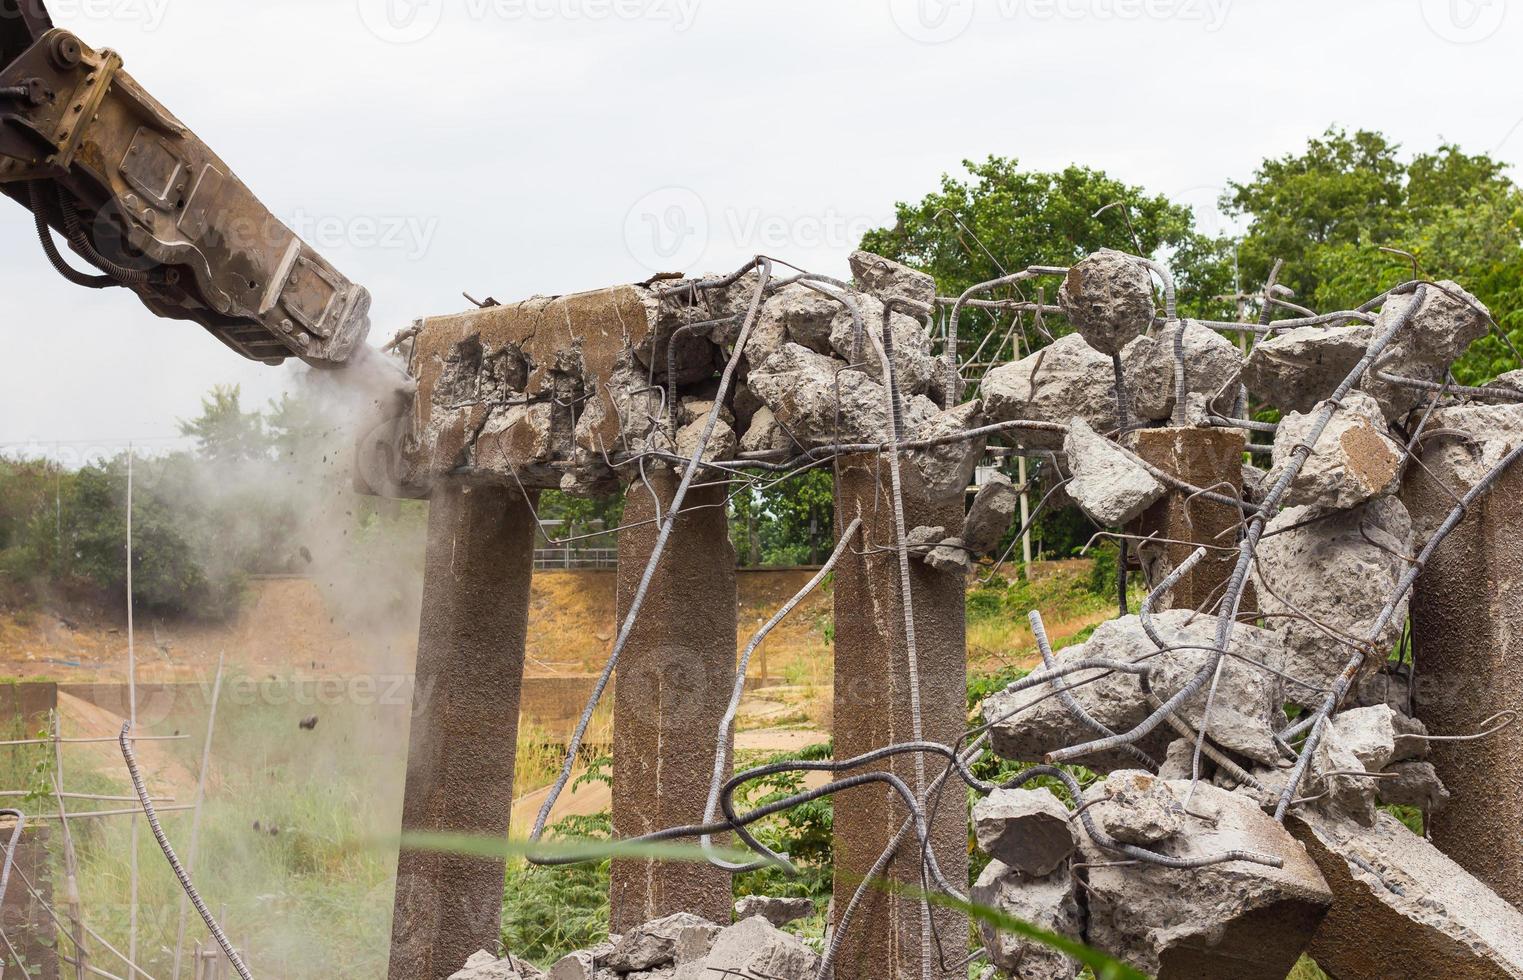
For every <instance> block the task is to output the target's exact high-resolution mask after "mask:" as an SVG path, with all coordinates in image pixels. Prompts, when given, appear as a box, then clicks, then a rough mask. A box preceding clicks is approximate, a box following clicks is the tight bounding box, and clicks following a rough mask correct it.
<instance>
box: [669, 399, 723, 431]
mask: <svg viewBox="0 0 1523 980" xmlns="http://www.w3.org/2000/svg"><path fill="white" fill-rule="evenodd" d="M712 411H714V400H713V399H712V398H684V399H682V401H681V405H680V406H679V407H678V410H677V424H678V425H692V424H693V423H694V422H703V421H706V420H707V419H708V417H709V413H710V412H712ZM719 421H721V422H723V423H724V424H725V425H728V426H729V427H730V428H732V429H733V428H735V413H734V412H732V411H730V408H729V406H728V405H722V406H720V408H719Z"/></svg>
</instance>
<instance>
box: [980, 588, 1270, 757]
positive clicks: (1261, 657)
mask: <svg viewBox="0 0 1523 980" xmlns="http://www.w3.org/2000/svg"><path fill="white" fill-rule="evenodd" d="M1153 622H1154V626H1155V628H1156V629H1157V630H1158V633H1159V635H1160V636H1161V637H1162V638H1163V640H1164V642H1165V643H1166V644H1168V646H1169V647H1171V648H1172V647H1190V648H1198V647H1210V646H1213V645H1214V643H1215V638H1216V627H1217V619H1216V617H1214V616H1206V615H1197V614H1193V613H1191V612H1189V611H1188V610H1182V609H1181V610H1171V611H1169V612H1165V613H1162V614H1160V615H1158V616H1155V617H1154V620H1153ZM1230 643H1231V644H1232V649H1233V650H1234V651H1235V652H1238V653H1240V654H1242V655H1243V656H1244V657H1247V658H1251V659H1253V660H1258V661H1262V662H1267V663H1275V662H1277V660H1278V659H1279V658H1281V657H1283V656H1284V649H1285V648H1284V642H1283V641H1282V640H1281V639H1280V637H1279V636H1278V635H1276V634H1274V633H1271V632H1270V631H1268V630H1262V629H1258V628H1256V627H1253V626H1248V625H1245V624H1239V625H1237V626H1235V627H1234V628H1233V632H1232V638H1231V640H1230ZM1209 656H1210V655H1209V653H1208V652H1207V651H1206V650H1202V649H1171V650H1170V651H1169V652H1168V653H1162V654H1160V653H1159V652H1158V648H1157V647H1156V646H1154V644H1153V642H1152V640H1150V639H1149V638H1148V636H1147V634H1146V633H1145V632H1143V629H1142V623H1141V620H1140V619H1139V618H1138V617H1136V616H1128V617H1126V618H1124V619H1115V620H1111V621H1109V622H1105V623H1102V624H1100V626H1099V627H1098V628H1097V629H1096V630H1095V633H1094V635H1093V636H1092V637H1090V639H1089V640H1088V641H1087V642H1085V643H1083V644H1081V645H1079V646H1072V647H1068V648H1067V649H1064V650H1060V651H1059V652H1058V653H1057V655H1056V657H1055V660H1056V662H1057V664H1058V665H1059V666H1061V665H1063V664H1066V663H1071V662H1074V661H1078V660H1094V659H1101V660H1116V661H1122V662H1125V663H1146V664H1149V665H1151V666H1153V667H1154V673H1153V676H1152V681H1151V683H1152V687H1153V692H1154V693H1155V694H1156V695H1157V696H1158V697H1159V698H1161V699H1165V700H1166V699H1168V698H1169V697H1171V696H1173V695H1174V694H1175V693H1176V692H1177V691H1179V690H1181V689H1182V688H1183V687H1184V686H1185V684H1186V683H1187V682H1188V680H1189V679H1190V678H1191V677H1193V676H1194V675H1195V674H1196V673H1198V672H1199V671H1200V669H1201V668H1202V667H1203V666H1204V665H1205V663H1206V662H1207V660H1208V658H1209ZM1102 674H1103V675H1104V676H1101V675H1102ZM1096 677H1098V678H1099V679H1098V680H1096V679H1095V678H1096ZM1066 680H1067V682H1068V684H1069V685H1070V687H1071V688H1072V692H1073V697H1074V700H1076V701H1077V702H1078V703H1079V705H1080V706H1081V707H1083V708H1084V709H1085V710H1086V711H1087V712H1088V713H1089V715H1090V716H1091V717H1092V718H1094V720H1096V721H1098V722H1099V723H1100V724H1102V725H1105V726H1106V727H1108V728H1110V729H1111V730H1112V731H1115V732H1125V731H1129V730H1131V729H1132V728H1135V727H1136V726H1137V725H1138V724H1139V723H1141V722H1142V721H1143V719H1145V718H1146V717H1147V716H1148V715H1150V714H1152V712H1153V708H1152V706H1151V705H1150V704H1149V703H1148V701H1147V699H1146V697H1145V696H1144V695H1143V693H1142V688H1141V685H1140V684H1139V682H1138V679H1137V678H1136V677H1135V676H1133V675H1131V674H1122V673H1116V672H1111V673H1106V672H1104V671H1101V670H1095V671H1080V672H1077V673H1074V674H1071V675H1069V676H1068V677H1067V678H1066ZM1086 682H1088V683H1086ZM1051 695H1052V690H1051V688H1050V687H1046V688H1044V687H1040V686H1039V687H1034V688H1028V689H1026V690H1024V691H1019V692H1010V691H1002V692H1000V693H998V694H994V695H992V696H990V697H989V698H988V699H987V700H985V702H984V707H983V715H984V720H985V722H987V723H989V724H991V725H993V728H992V731H991V736H992V739H993V747H994V751H995V752H996V753H998V754H999V755H1001V756H1003V757H1005V758H1007V759H1011V760H1014V761H1019V762H1041V761H1043V760H1044V759H1045V758H1046V756H1047V754H1048V753H1049V752H1053V751H1056V750H1057V749H1060V748H1064V747H1067V746H1070V745H1076V744H1079V743H1081V742H1088V741H1091V740H1093V739H1095V738H1096V737H1097V736H1096V735H1095V733H1094V732H1093V731H1092V730H1091V729H1090V728H1088V727H1087V726H1086V725H1084V723H1082V722H1081V721H1079V720H1078V719H1077V718H1075V717H1073V715H1071V714H1070V713H1069V712H1068V710H1067V709H1066V708H1065V707H1064V706H1063V705H1062V703H1061V702H1059V701H1058V699H1057V698H1054V697H1052V696H1051ZM1207 697H1208V694H1207V692H1206V691H1204V690H1203V691H1201V692H1200V693H1199V694H1197V695H1196V696H1195V697H1194V698H1192V699H1190V700H1188V701H1186V702H1185V703H1184V704H1183V705H1181V706H1180V709H1179V711H1178V715H1179V716H1180V717H1181V718H1182V719H1184V720H1185V721H1186V722H1188V723H1189V724H1191V725H1195V726H1198V725H1199V724H1200V721H1201V718H1202V716H1203V715H1204V713H1205V705H1206V700H1207ZM1282 703H1283V695H1282V693H1281V691H1280V686H1279V683H1278V681H1277V680H1276V679H1275V678H1274V677H1273V675H1271V674H1269V673H1267V672H1265V671H1263V670H1260V669H1258V668H1256V667H1253V666H1251V665H1249V664H1247V663H1245V662H1244V661H1242V660H1239V659H1237V658H1232V657H1229V658H1226V659H1225V660H1223V661H1222V670H1221V676H1220V680H1219V683H1218V685H1217V694H1216V698H1215V700H1214V701H1213V702H1212V708H1211V727H1210V737H1211V740H1212V741H1213V742H1215V743H1216V744H1218V745H1220V746H1222V747H1223V748H1226V749H1228V750H1230V751H1232V752H1235V753H1238V754H1239V755H1244V756H1247V757H1248V758H1250V759H1255V760H1257V761H1259V762H1262V763H1264V764H1266V765H1273V764H1274V763H1275V762H1277V761H1278V759H1279V758H1280V754H1279V750H1278V749H1277V748H1276V747H1275V744H1274V739H1273V737H1272V731H1278V730H1280V728H1283V727H1284V714H1283V712H1282V710H1281V708H1282ZM1174 737H1175V735H1174V733H1173V731H1172V730H1171V729H1165V728H1160V729H1159V730H1157V731H1156V732H1155V733H1154V734H1153V735H1152V736H1151V737H1150V738H1148V739H1146V740H1144V742H1143V743H1142V745H1141V746H1140V747H1141V748H1142V749H1143V750H1144V751H1148V752H1152V753H1155V755H1154V757H1155V758H1159V757H1161V755H1162V753H1163V752H1164V750H1165V749H1166V748H1167V746H1168V743H1169V741H1171V740H1172V739H1173V738H1174ZM1079 761H1080V762H1081V764H1083V765H1084V766H1086V767H1088V768H1091V769H1097V770H1101V771H1109V770H1114V769H1134V768H1136V761H1135V760H1134V759H1133V758H1132V757H1131V756H1127V755H1122V754H1121V753H1119V752H1109V753H1104V754H1101V755H1098V756H1088V757H1085V758H1084V759H1082V760H1079Z"/></svg>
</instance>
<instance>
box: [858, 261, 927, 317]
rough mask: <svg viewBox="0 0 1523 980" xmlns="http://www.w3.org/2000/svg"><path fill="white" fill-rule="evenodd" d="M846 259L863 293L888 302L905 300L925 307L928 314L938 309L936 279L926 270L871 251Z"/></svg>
mask: <svg viewBox="0 0 1523 980" xmlns="http://www.w3.org/2000/svg"><path fill="white" fill-rule="evenodd" d="M846 261H847V264H849V265H850V266H851V277H852V279H853V280H854V281H855V283H856V287H857V288H858V289H860V290H861V291H862V292H864V293H869V294H871V295H872V296H874V297H875V298H877V299H878V300H880V301H881V302H884V303H887V302H888V301H889V300H902V301H904V302H906V303H912V304H914V305H916V306H923V307H925V308H926V312H927V313H929V312H930V311H931V310H932V309H934V308H935V306H934V304H935V302H936V280H935V279H933V278H932V277H931V276H929V275H927V274H925V273H924V272H921V271H920V270H918V269H911V268H910V267H909V266H907V265H904V264H902V263H899V262H895V261H894V260H893V259H887V258H884V257H883V256H881V255H874V254H873V253H871V252H862V251H857V252H853V253H851V255H850V256H849V257H848V258H847V260H846Z"/></svg>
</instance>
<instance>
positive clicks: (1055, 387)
mask: <svg viewBox="0 0 1523 980" xmlns="http://www.w3.org/2000/svg"><path fill="white" fill-rule="evenodd" d="M979 394H980V397H982V398H983V400H984V412H985V414H987V415H988V416H989V420H990V421H991V422H1013V421H1016V420H1018V419H1019V420H1027V421H1034V422H1055V423H1058V424H1060V425H1066V424H1067V423H1068V421H1069V420H1070V419H1074V418H1081V419H1083V420H1084V421H1085V422H1087V423H1088V424H1089V427H1090V428H1091V429H1094V430H1095V431H1096V432H1110V431H1111V430H1113V429H1115V428H1116V376H1115V371H1114V370H1113V369H1112V367H1111V359H1110V358H1109V357H1107V356H1106V355H1104V354H1102V353H1100V352H1099V351H1097V350H1095V349H1094V348H1093V347H1091V346H1089V345H1088V344H1086V343H1085V342H1084V338H1083V337H1081V336H1079V335H1078V334H1069V335H1068V336H1066V337H1059V338H1058V339H1057V340H1056V341H1054V342H1053V343H1052V344H1049V345H1048V346H1047V347H1044V348H1043V349H1041V350H1039V351H1037V352H1036V353H1035V354H1032V355H1031V356H1030V357H1027V358H1023V359H1022V360H1019V361H1016V362H1015V363H1013V364H1006V365H1004V366H1002V367H997V368H995V369H994V370H992V371H990V372H989V373H988V374H986V375H984V379H983V381H982V382H980V384H979ZM1003 438H1004V439H1005V441H1006V442H1008V443H1010V444H1011V445H1014V446H1018V447H1020V448H1023V449H1061V448H1062V446H1063V436H1062V435H1061V434H1059V433H1055V432H1032V431H1029V430H1012V431H1010V432H1006V433H1005V434H1004V437H1003Z"/></svg>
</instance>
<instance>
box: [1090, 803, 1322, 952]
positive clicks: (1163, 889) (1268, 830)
mask: <svg viewBox="0 0 1523 980" xmlns="http://www.w3.org/2000/svg"><path fill="white" fill-rule="evenodd" d="M1168 785H1169V787H1170V789H1171V790H1172V791H1173V793H1174V794H1175V795H1176V796H1177V797H1178V798H1180V799H1183V798H1184V797H1185V794H1186V793H1188V792H1189V791H1190V784H1189V782H1188V781H1185V780H1181V781H1179V782H1176V783H1170V784H1168ZM1091 792H1095V790H1093V789H1092V790H1091ZM1190 809H1191V814H1190V815H1187V816H1186V818H1185V826H1184V829H1183V830H1182V831H1181V833H1180V834H1179V835H1177V836H1175V837H1173V838H1171V839H1169V840H1168V841H1166V842H1164V843H1162V844H1160V845H1158V846H1157V848H1156V850H1158V851H1160V852H1162V853H1165V854H1169V855H1172V856H1174V857H1178V858H1202V857H1208V856H1212V855H1219V854H1221V853H1222V852H1224V851H1229V850H1246V851H1252V852H1255V853H1257V854H1262V855H1265V856H1266V857H1275V858H1279V859H1280V860H1281V861H1282V862H1283V865H1282V867H1279V868H1272V867H1269V866H1267V865H1262V864H1253V863H1249V862H1246V861H1229V862H1226V863H1223V864H1213V865H1207V866H1205V867H1202V868H1195V869H1173V868H1166V867H1161V866H1159V865H1154V864H1147V863H1135V862H1133V863H1127V862H1125V861H1124V857H1123V856H1122V855H1118V854H1115V853H1113V852H1110V851H1106V850H1104V849H1102V848H1100V847H1099V846H1097V845H1096V844H1094V843H1093V842H1091V841H1090V840H1089V839H1088V838H1087V837H1086V838H1084V839H1083V841H1082V844H1083V847H1082V853H1083V857H1084V860H1085V861H1086V862H1088V863H1090V865H1091V866H1090V867H1089V868H1088V869H1087V870H1086V872H1085V874H1086V877H1087V879H1088V884H1087V887H1086V888H1085V889H1084V891H1085V895H1086V896H1087V899H1088V901H1087V906H1088V910H1089V924H1088V929H1087V931H1086V933H1085V936H1086V939H1087V941H1088V942H1089V943H1090V944H1091V945H1092V946H1094V947H1095V948H1097V949H1100V950H1102V951H1104V952H1106V953H1109V954H1111V955H1112V956H1115V957H1118V958H1119V959H1122V960H1125V961H1126V962H1128V963H1130V964H1131V965H1132V966H1134V967H1136V968H1137V969H1139V970H1142V971H1143V972H1144V973H1147V974H1148V975H1149V976H1156V977H1158V978H1160V980H1184V978H1190V980H1208V978H1219V977H1232V978H1233V980H1284V978H1285V975H1286V974H1287V973H1289V972H1290V970H1291V968H1292V967H1294V966H1295V964H1296V961H1297V960H1298V959H1299V958H1300V956H1301V954H1302V952H1303V951H1304V950H1305V949H1306V947H1307V945H1308V944H1309V943H1310V942H1311V941H1312V936H1313V934H1314V933H1315V932H1316V930H1317V926H1318V924H1319V923H1320V922H1321V921H1322V917H1323V916H1324V915H1325V914H1326V912H1327V909H1328V906H1329V905H1330V904H1332V901H1333V894H1332V892H1331V891H1330V890H1329V888H1328V885H1327V883H1326V882H1325V881H1324V880H1323V878H1322V875H1321V874H1320V873H1319V872H1318V870H1317V866H1316V865H1315V864H1313V863H1312V860H1311V858H1310V857H1308V856H1307V853H1306V849H1305V848H1303V847H1302V846H1301V845H1300V844H1298V843H1297V842H1296V841H1295V840H1294V839H1293V838H1292V837H1291V836H1290V834H1289V833H1287V832H1286V831H1285V828H1283V827H1281V826H1280V825H1279V824H1278V823H1276V822H1275V821H1274V819H1273V818H1271V817H1270V816H1268V815H1267V814H1265V813H1264V812H1263V811H1262V810H1260V809H1259V807H1258V806H1257V805H1256V803H1255V802H1254V800H1253V799H1252V798H1250V797H1248V796H1246V795H1243V794H1240V793H1229V792H1226V791H1225V790H1221V789H1218V788H1216V787H1215V786H1211V785H1209V784H1205V783H1202V784H1200V785H1198V786H1196V788H1195V794H1194V798H1193V800H1192V802H1191V806H1190ZM1195 814H1204V815H1205V816H1206V817H1208V818H1209V819H1202V818H1201V817H1200V816H1196V815H1195ZM1118 859H1119V860H1122V862H1123V863H1121V864H1117V863H1116V862H1117V861H1118Z"/></svg>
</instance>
